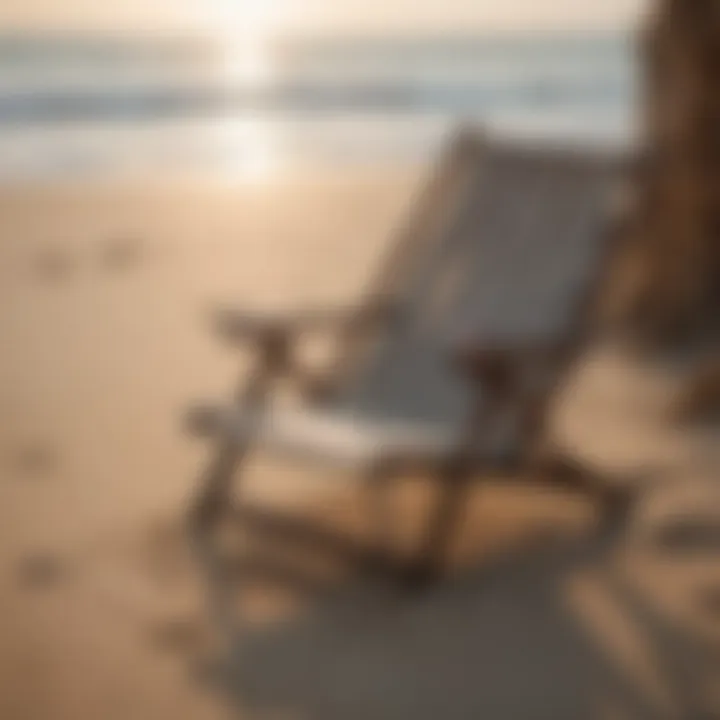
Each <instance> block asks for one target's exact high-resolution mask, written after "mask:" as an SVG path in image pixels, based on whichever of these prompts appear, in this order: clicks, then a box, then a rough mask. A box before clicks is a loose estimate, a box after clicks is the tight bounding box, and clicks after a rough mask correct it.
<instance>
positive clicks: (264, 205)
mask: <svg viewBox="0 0 720 720" xmlns="http://www.w3.org/2000/svg"><path fill="white" fill-rule="evenodd" d="M421 177H422V172H420V171H416V170H403V171H400V170H392V171H383V172H381V171H377V172H360V171H358V172H355V173H353V174H348V173H343V174H340V173H339V172H338V173H337V174H330V173H326V174H324V175H320V174H314V175H309V174H308V175H304V176H296V177H292V178H285V179H277V180H273V181H267V182H263V183H258V184H245V185H242V184H237V185H229V184H222V183H220V182H206V181H194V182H191V181H176V182H172V183H165V184H161V183H147V184H143V185H142V186H140V185H117V184H116V185H110V184H104V185H103V184H99V185H95V186H92V187H90V186H80V185H77V186H63V187H60V186H57V187H54V188H51V187H44V188H43V187H34V188H25V189H20V188H16V189H8V188H5V189H3V190H2V191H0V347H1V348H2V355H1V356H0V717H2V718H3V719H4V720H5V719H7V720H16V719H17V720H20V719H21V718H22V719H23V720H25V719H28V720H30V719H32V720H81V719H83V718H88V719H90V718H93V719H94V718H103V719H104V720H105V719H107V720H111V719H113V718H117V719H118V720H129V719H130V718H132V720H146V719H147V720H150V719H151V718H152V719H156V718H157V719H160V718H174V719H175V720H182V718H188V719H189V718H205V717H207V718H214V717H223V716H224V709H223V708H222V706H221V705H220V703H219V702H218V700H217V699H216V698H215V697H214V696H213V695H212V694H211V693H209V692H208V691H207V690H205V689H203V688H202V686H201V685H200V684H199V683H196V682H194V681H192V665H191V663H190V662H189V661H188V655H187V653H183V652H178V649H177V647H176V645H178V643H179V645H180V646H181V647H182V645H183V643H184V642H186V641H187V642H189V643H190V644H192V638H190V640H187V638H185V640H183V636H182V633H181V634H180V640H179V641H177V642H174V641H173V639H172V637H170V639H169V640H168V638H167V637H166V636H164V635H163V634H162V632H161V631H160V630H158V628H161V627H162V622H163V621H165V620H167V619H168V618H169V619H171V620H172V619H173V618H178V617H179V618H184V617H186V616H187V613H188V612H191V611H192V612H197V608H198V607H199V606H200V605H199V603H200V600H199V597H198V594H197V588H195V587H194V586H193V587H192V588H191V589H189V588H188V586H187V583H186V581H185V580H182V579H181V581H180V582H179V584H175V585H174V584H173V579H172V577H171V578H169V579H168V578H166V579H165V580H163V579H162V578H161V579H159V580H158V578H157V577H156V576H155V575H153V572H152V567H150V566H151V565H152V557H153V552H154V551H153V547H154V546H155V549H157V546H158V544H159V545H162V542H163V537H165V536H167V535H168V533H169V534H170V535H172V534H173V533H174V532H176V528H177V525H178V522H179V519H180V518H181V517H182V513H183V511H184V509H185V508H186V506H187V501H188V498H189V496H190V493H191V492H192V490H193V487H194V480H195V478H196V475H197V472H198V470H199V468H200V466H201V464H202V462H203V459H204V458H205V457H206V452H207V449H206V448H205V447H203V445H202V444H201V443H197V442H191V441H189V440H188V439H187V438H186V436H185V435H184V434H183V432H182V430H181V427H180V417H181V414H182V410H183V409H184V408H185V407H186V406H187V404H188V403H189V402H190V401H192V400H194V399H204V398H209V397H224V396H227V393H228V392H229V390H230V389H231V388H232V386H233V384H234V382H235V379H236V377H237V373H238V372H239V371H241V370H242V368H243V362H244V360H243V357H242V356H241V354H239V353H237V352H235V351H232V350H230V349H228V348H223V347H222V346H219V345H218V344H217V343H216V342H214V339H213V337H212V336H211V335H210V333H209V332H208V328H207V322H206V320H207V312H208V310H209V309H210V308H212V307H213V305H214V304H215V303H218V302H222V303H229V302H237V303H238V304H242V305H250V306H251V307H252V306H256V307H261V308H267V307H273V308H281V307H293V306H297V305H303V304H308V303H309V304H313V305H317V304H319V303H341V304H344V303H351V302H352V301H354V300H355V299H356V298H358V297H359V295H360V293H361V292H362V288H363V286H364V284H365V282H366V281H367V280H368V278H369V277H371V275H372V272H373V269H374V268H375V267H376V266H377V264H378V262H379V259H380V258H381V256H382V252H383V250H384V248H385V246H386V244H387V242H388V241H389V240H390V239H391V238H392V233H393V230H394V229H395V228H397V227H398V226H399V225H400V224H401V223H402V221H403V219H404V217H405V215H406V213H407V211H408V208H409V207H410V205H411V202H412V197H413V194H414V192H415V191H416V190H417V188H418V184H419V182H420V180H421ZM590 367H591V375H592V372H599V373H600V377H599V379H596V380H592V381H591V382H590V383H589V385H588V390H587V391H586V392H584V393H583V392H577V393H574V395H573V397H575V399H576V403H575V405H577V407H575V408H574V409H572V408H571V409H570V410H569V411H568V412H567V413H566V415H565V418H564V420H563V419H562V418H561V419H560V420H559V421H558V422H559V427H560V429H561V431H563V428H564V432H565V435H566V437H567V438H569V440H568V441H569V442H571V443H574V444H575V445H576V446H579V447H581V448H584V449H585V451H586V453H585V454H586V455H587V456H588V457H590V458H591V459H592V458H597V457H604V458H606V459H609V460H608V462H609V464H610V465H611V466H613V465H614V467H615V469H617V468H619V469H627V468H629V469H632V468H633V467H634V466H636V467H644V466H647V465H648V464H650V463H651V462H655V464H657V462H659V463H661V464H664V466H666V467H669V468H676V469H677V468H683V467H689V464H690V463H691V461H692V462H694V463H695V465H694V466H698V463H697V458H698V457H699V455H698V447H699V446H696V445H689V444H688V440H687V438H684V437H683V436H680V435H678V434H677V433H673V432H671V431H666V430H663V429H662V428H661V427H660V425H659V423H657V422H655V424H653V423H652V422H650V423H648V422H645V421H644V420H637V416H638V412H637V407H638V406H637V405H634V406H633V407H634V408H635V410H633V412H634V413H635V418H636V421H637V422H636V426H637V427H636V430H637V428H640V430H637V431H636V430H633V433H631V434H630V435H628V433H627V432H625V431H623V430H622V429H619V428H618V426H617V418H618V417H619V416H620V415H622V414H623V411H622V409H620V410H619V409H618V408H622V406H623V405H622V403H623V402H625V403H626V404H628V406H630V405H631V399H630V398H631V392H630V390H629V388H632V389H633V391H634V392H636V393H637V392H645V394H646V396H647V397H650V396H652V397H653V398H655V401H656V402H661V403H662V402H665V401H666V400H667V397H668V392H669V390H667V387H666V384H664V380H663V379H662V378H660V379H657V378H656V380H657V381H656V382H655V385H653V382H654V381H653V380H652V378H650V379H648V378H647V376H645V375H643V378H644V380H643V382H644V383H645V384H644V385H643V383H638V382H637V380H638V378H637V377H635V376H632V375H628V374H627V373H626V374H625V375H623V373H622V371H621V370H619V369H618V367H616V366H613V360H612V358H611V359H610V360H608V359H607V358H605V359H604V360H603V362H601V363H600V364H595V365H593V364H592V363H590ZM598 368H600V370H598ZM602 368H605V371H606V375H605V376H603V371H602ZM608 368H609V369H608ZM608 373H609V375H608ZM603 377H604V378H605V379H603ZM607 377H610V378H611V382H612V383H613V384H612V385H608V384H607V382H608V380H607ZM618 379H619V384H618ZM603 383H605V384H603ZM608 388H613V389H612V390H611V391H610V392H609V393H608ZM573 392H574V391H573ZM583 403H585V404H583ZM641 405H642V403H641ZM588 406H590V407H593V408H595V409H594V410H593V412H592V413H588V411H587V409H586V408H587V407H588ZM643 407H645V408H646V411H647V413H649V414H651V415H652V413H653V412H654V410H653V408H652V407H651V405H648V404H645V405H643ZM584 408H585V409H584ZM603 408H609V409H607V411H606V412H604V411H603ZM624 417H625V418H626V420H627V418H628V417H629V416H628V415H627V413H626V414H625V415H624ZM588 418H592V421H591V422H588ZM628 422H634V421H633V420H632V419H631V420H629V421H628ZM563 423H564V424H563ZM643 423H645V424H644V425H643ZM642 428H645V429H644V430H642ZM643 432H644V433H645V434H643ZM663 433H664V434H663ZM701 440H702V443H704V445H703V447H705V448H706V449H707V448H708V447H709V448H710V449H712V445H713V443H712V442H711V441H710V440H708V438H707V437H705V438H704V439H701ZM712 458H714V459H712ZM712 458H711V459H710V460H707V463H709V464H708V465H707V467H706V468H705V469H704V470H703V471H704V472H705V471H707V469H708V468H711V469H712V468H713V467H716V465H714V464H713V463H717V458H715V456H714V455H713V456H712ZM656 461H657V462H656ZM253 489H254V490H255V491H257V492H258V493H259V494H266V495H267V497H268V499H270V500H278V499H280V500H281V501H287V500H288V499H289V498H293V499H294V500H298V499H299V500H300V501H301V502H302V501H304V499H305V498H307V497H310V496H309V495H303V493H307V492H308V491H307V489H306V487H305V486H304V485H302V484H296V483H292V482H291V479H290V478H289V477H288V476H287V475H284V474H283V473H282V472H278V471H275V472H271V471H269V470H267V469H263V468H260V470H259V472H258V477H257V480H256V481H255V483H254V484H253ZM498 497H499V500H498V499H496V501H495V505H491V506H483V507H484V508H485V509H484V510H482V509H481V511H480V512H481V514H482V513H483V512H484V515H483V517H484V524H483V525H482V526H481V524H480V523H478V526H477V527H478V528H481V529H480V530H477V528H476V529H475V532H473V531H472V523H469V527H470V531H469V533H467V535H468V536H467V537H464V538H461V539H459V543H458V548H459V550H458V552H460V553H461V554H464V556H465V557H467V558H472V557H476V556H478V555H479V554H482V552H483V549H487V547H494V546H495V545H498V544H500V545H502V544H503V542H504V540H503V541H502V542H498V538H501V539H503V538H504V539H507V538H508V537H511V536H513V535H522V534H523V533H524V532H525V531H526V530H527V527H528V526H529V525H530V526H532V525H533V523H534V524H537V523H538V522H540V523H541V524H542V523H543V522H545V524H547V523H548V522H549V523H550V525H551V526H552V524H553V523H555V524H558V523H559V525H560V526H561V527H564V528H566V529H567V530H568V531H569V532H570V533H577V532H578V531H579V532H580V534H582V532H584V531H586V530H587V528H588V527H590V526H591V525H592V519H593V513H592V508H590V507H589V506H588V505H587V504H584V503H582V502H580V503H578V502H575V501H572V502H570V501H567V502H566V501H565V500H563V499H557V498H552V499H548V498H546V497H540V496H538V494H537V493H535V494H533V493H532V492H530V494H529V495H525V496H522V495H518V496H515V495H513V496H504V495H503V494H502V493H500V495H499V496H498ZM325 507H329V506H325ZM338 507H340V506H338ZM488 507H490V509H488ZM338 512H339V513H340V514H339V515H338V517H342V512H341V511H338ZM153 544H154V545H153ZM149 567H150V570H148V568H149ZM183 583H185V584H183ZM590 584H591V585H592V583H590ZM583 593H585V591H581V592H580V594H579V596H580V597H581V598H583V597H585V596H586V593H585V594H583ZM593 603H595V605H597V602H596V600H595V601H590V602H589V603H584V605H586V606H587V607H589V608H590V616H593V617H596V616H597V613H595V615H593V612H594V611H593V610H592V608H593V607H594V605H593ZM189 608H191V609H192V610H189ZM599 615H600V620H601V628H602V627H604V629H603V630H602V631H601V636H602V638H603V642H606V641H607V638H608V637H611V636H612V632H611V631H609V630H608V626H607V622H609V623H610V625H613V623H614V624H615V627H616V629H617V621H616V620H614V619H613V613H612V612H610V613H609V616H610V619H609V620H607V617H608V613H607V612H606V611H605V610H602V609H601V610H600V611H599ZM602 622H606V625H605V626H603V625H602ZM618 632H620V631H618ZM620 634H622V633H620ZM609 645H610V646H611V652H610V654H611V655H617V654H619V655H620V656H621V657H623V658H625V661H627V658H628V657H630V660H629V661H627V662H629V666H632V667H633V668H636V669H637V668H638V667H640V668H641V670H640V671H639V677H641V681H642V682H645V683H646V684H647V685H648V687H650V686H653V682H654V680H653V677H652V675H653V671H652V669H650V670H648V669H647V668H644V665H643V662H644V659H643V658H642V657H640V659H638V654H637V653H638V651H637V650H636V649H633V648H632V647H631V648H630V649H629V650H628V649H627V648H626V647H618V646H617V645H616V644H614V643H613V642H610V643H609ZM621 645H622V643H621ZM640 655H642V653H640ZM621 664H622V663H621ZM643 668H644V669H643ZM656 685H657V684H656ZM660 685H661V683H660Z"/></svg>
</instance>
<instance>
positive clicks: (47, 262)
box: [33, 247, 75, 283]
mask: <svg viewBox="0 0 720 720" xmlns="http://www.w3.org/2000/svg"><path fill="white" fill-rule="evenodd" d="M33 266H34V270H35V272H36V273H37V275H38V276H39V277H40V278H41V280H42V281H43V282H46V283H58V282H61V281H66V280H68V279H69V277H70V276H71V275H72V273H73V271H74V270H75V259H74V258H73V257H72V255H71V253H70V252H68V251H67V250H65V249H63V248H60V247H46V248H44V249H42V250H41V251H40V252H39V253H38V254H37V255H36V256H35V259H34V261H33Z"/></svg>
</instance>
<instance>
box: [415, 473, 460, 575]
mask: <svg viewBox="0 0 720 720" xmlns="http://www.w3.org/2000/svg"><path fill="white" fill-rule="evenodd" d="M439 480H440V484H441V497H440V499H439V501H438V504H437V505H436V506H435V508H434V512H433V514H432V516H431V517H430V521H429V524H428V526H427V529H426V532H425V535H424V537H423V538H422V540H421V544H420V549H419V552H418V555H417V559H416V560H415V562H414V563H413V564H412V566H411V567H410V568H409V570H408V573H407V576H406V578H405V580H406V582H407V583H408V585H410V587H414V588H417V587H423V586H425V585H428V584H430V583H431V582H433V581H434V580H436V579H437V578H438V577H439V576H440V575H441V574H442V572H443V569H444V564H445V562H446V560H447V555H448V551H449V549H450V543H451V542H452V539H453V537H454V534H455V530H456V529H457V527H458V524H459V522H460V520H461V519H462V512H463V510H464V508H465V506H466V501H467V496H468V491H469V486H470V477H469V472H468V468H466V467H464V463H462V462H453V463H451V464H449V465H448V466H447V467H446V468H445V469H444V470H443V471H442V473H441V475H440V477H439Z"/></svg>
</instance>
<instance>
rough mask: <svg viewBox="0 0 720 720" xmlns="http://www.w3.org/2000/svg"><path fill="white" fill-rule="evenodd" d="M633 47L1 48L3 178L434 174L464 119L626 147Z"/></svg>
mask: <svg viewBox="0 0 720 720" xmlns="http://www.w3.org/2000/svg"><path fill="white" fill-rule="evenodd" d="M635 85H636V78H635V66H634V57H633V44H632V38H630V37H627V36H625V35H622V34H620V33H618V34H603V35H590V34H584V35H581V34H547V35H527V36H502V37H490V36H485V37H480V36H454V37H406V38H400V37H393V38H390V37H386V38H377V37H375V38H363V37H356V38H342V39H341V38H332V39H329V38H314V39H310V38H305V39H287V38H285V39H275V40H269V41H267V42H264V43H260V42H247V41H246V42H241V41H240V40H238V41H237V42H235V43H231V42H227V41H225V42H220V41H218V40H212V39H208V38H201V39H197V38H192V39H188V38H157V37H153V38H147V37H146V38H117V37H114V38H113V37H92V36H84V37H70V36H53V37H42V36H32V37H30V36H5V37H0V182H18V181H26V180H29V181H32V180H37V179H41V180H48V179H50V180H65V179H83V178H99V177H108V176H110V177H127V176H132V177H136V176H147V175H157V174H161V175H162V174H164V175H177V174H180V175H183V174H190V175H193V174H199V173H200V174H204V173H208V174H211V175H216V176H218V177H221V178H229V179H237V180H244V179H246V180H254V181H259V180H261V179H262V178H266V177H271V176H272V175H273V174H275V173H277V172H278V171H283V170H292V169H294V168H304V167H323V166H335V167H337V166H349V165H352V166H366V165H392V164H408V163H418V162H426V161H427V160H428V159H429V158H430V157H432V155H433V154H434V153H435V152H436V151H437V148H438V146H439V144H440V143H441V142H442V140H443V138H444V137H445V136H446V135H447V133H448V132H449V131H451V129H452V128H453V127H454V126H456V125H457V124H458V123H460V122H472V123H478V124H482V125H485V126H486V127H488V128H489V129H491V130H494V131H497V132H501V133H504V134H509V135H522V136H527V137H533V138H538V139H540V140H543V139H553V140H557V139H561V140H566V141H578V142H592V143H597V144H602V143H610V144H618V143H620V144H622V143H625V142H628V141H629V140H631V138H632V136H633V133H634V116H635V108H634V99H635V97H636V92H635Z"/></svg>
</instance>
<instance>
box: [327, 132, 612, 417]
mask: <svg viewBox="0 0 720 720" xmlns="http://www.w3.org/2000/svg"><path fill="white" fill-rule="evenodd" d="M617 167H618V163H617V160H616V158H614V157H611V156H610V155H608V154H601V153H596V152H591V151H580V150H577V149H570V148H538V147H532V146H530V145H528V146H521V145H517V144H511V143H496V142H493V143H491V142H489V141H488V140H487V139H486V138H485V137H483V136H481V135H477V134H473V133H471V132H467V131H465V132H463V133H461V134H459V135H458V136H457V137H456V138H455V140H454V142H453V143H452V144H451V146H450V148H449V150H448V151H447V152H446V154H445V156H444V158H443V159H442V160H441V162H440V163H439V166H438V169H437V172H436V173H435V174H434V176H433V179H432V181H431V183H430V185H429V187H428V189H427V190H426V192H425V193H424V194H423V195H421V197H420V198H419V200H418V207H417V211H416V213H414V217H413V218H412V221H411V223H410V225H409V227H408V229H407V231H406V232H405V234H404V237H403V238H401V242H400V243H399V245H398V246H397V248H398V249H397V250H396V252H395V255H394V257H392V258H391V259H390V261H389V263H388V264H387V266H386V268H385V271H384V272H383V274H382V275H381V277H380V278H379V280H378V283H377V285H376V286H375V288H373V291H374V292H376V293H381V294H382V295H384V296H387V295H391V296H392V297H393V298H395V299H396V300H397V301H399V303H400V307H401V313H400V316H399V319H398V322H396V323H394V324H393V325H392V326H391V327H390V328H388V330H387V331H385V332H384V333H382V334H381V335H380V337H376V338H374V341H373V342H372V343H371V344H369V345H367V346H365V347H362V348H356V349H355V355H354V357H353V362H352V365H351V372H349V373H348V375H347V377H346V381H345V386H344V388H343V389H342V390H341V392H340V393H339V395H338V396H337V398H336V401H337V402H338V403H339V406H340V408H339V409H342V410H344V411H345V412H348V413H354V414H360V415H362V416H371V417H375V418H377V419H382V420H384V421H393V420H396V421H402V422H412V421H416V422H417V421H420V422H425V423H432V424H437V425H443V426H446V425H448V424H453V425H454V424H457V425H461V424H462V423H464V422H465V419H466V416H467V413H468V411H469V398H468V392H467V387H466V386H465V385H464V382H463V380H462V379H461V378H459V377H457V375H456V374H455V373H453V372H452V370H451V367H450V364H449V363H448V357H447V354H448V350H449V347H450V346H451V345H452V344H453V343H454V342H456V341H457V340H458V339H460V338H462V337H463V336H467V335H470V336H472V339H473V342H474V343H483V342H487V343H488V345H494V346H497V345H502V346H513V345H517V346H525V347H527V346H530V345H532V344H533V343H538V344H542V345H543V346H548V345H553V344H563V343H566V342H567V340H568V337H570V336H571V335H572V334H573V333H574V332H575V331H576V329H577V327H578V324H579V323H581V317H582V311H583V310H584V309H585V307H586V305H587V302H586V300H587V296H588V291H589V289H590V288H591V287H592V285H593V284H594V280H595V279H596V278H597V277H598V275H599V271H600V269H601V267H602V266H603V255H604V254H605V249H606V246H607V242H606V238H605V233H604V225H605V222H606V217H607V215H606V206H607V199H608V192H609V190H610V185H611V183H612V180H613V178H614V177H615V175H616V169H617Z"/></svg>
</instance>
